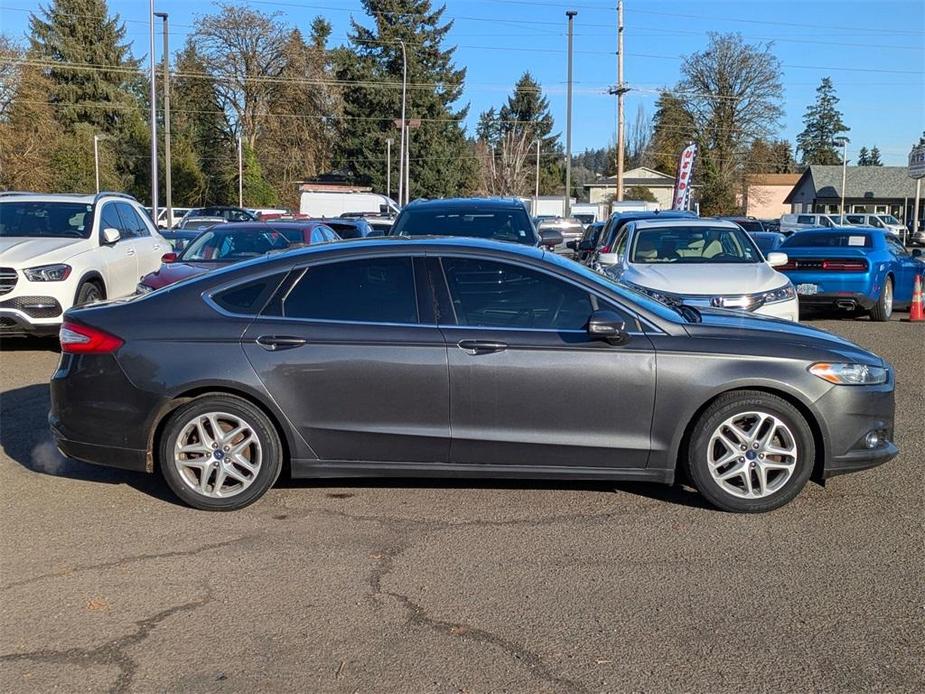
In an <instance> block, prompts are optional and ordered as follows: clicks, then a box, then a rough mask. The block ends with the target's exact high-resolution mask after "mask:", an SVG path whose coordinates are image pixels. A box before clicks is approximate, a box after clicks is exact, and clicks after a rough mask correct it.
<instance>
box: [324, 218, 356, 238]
mask: <svg viewBox="0 0 925 694" xmlns="http://www.w3.org/2000/svg"><path fill="white" fill-rule="evenodd" d="M331 228H332V229H334V231H336V232H337V233H338V234H339V235H340V237H341V238H342V239H358V238H360V237H362V234H361V233H360V229H359V227H357V226H355V225H353V224H337V223H334V222H332V223H331Z"/></svg>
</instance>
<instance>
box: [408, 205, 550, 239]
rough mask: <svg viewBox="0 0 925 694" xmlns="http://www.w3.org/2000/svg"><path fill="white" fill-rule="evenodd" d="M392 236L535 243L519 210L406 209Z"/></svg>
mask: <svg viewBox="0 0 925 694" xmlns="http://www.w3.org/2000/svg"><path fill="white" fill-rule="evenodd" d="M390 233H391V234H392V235H395V236H466V237H470V238H477V239H493V240H495V241H513V242H515V243H522V244H525V245H527V246H535V245H536V235H535V232H534V231H533V225H532V224H531V223H530V218H529V217H528V216H527V213H526V211H524V210H523V209H517V208H509V209H504V210H491V209H479V210H477V211H474V212H466V211H464V210H439V209H417V210H416V209H413V208H411V209H408V208H406V209H405V210H403V211H402V213H401V215H400V216H399V218H398V219H397V220H396V221H395V225H394V226H393V227H392V231H391V232H390Z"/></svg>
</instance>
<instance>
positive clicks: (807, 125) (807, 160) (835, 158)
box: [797, 77, 850, 166]
mask: <svg viewBox="0 0 925 694" xmlns="http://www.w3.org/2000/svg"><path fill="white" fill-rule="evenodd" d="M837 107H838V97H837V96H836V95H835V87H834V86H832V78H831V77H823V78H822V83H821V84H820V85H819V87H818V88H817V89H816V101H815V103H814V104H812V105H811V106H809V107H808V108H807V109H806V114H805V115H804V116H803V126H804V128H803V132H801V133H800V134H799V135H797V149H798V150H799V151H800V153H801V158H800V162H801V163H802V164H804V165H806V166H808V165H810V164H822V165H834V164H841V163H842V162H841V157H840V156H839V155H838V149H837V146H836V144H835V138H836V137H837V136H838V135H839V134H841V133H846V132H848V131H849V130H850V128H849V127H848V126H847V125H845V124H844V122H843V121H842V114H841V111H839V110H838V108H837Z"/></svg>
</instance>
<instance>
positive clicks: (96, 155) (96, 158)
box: [93, 135, 100, 193]
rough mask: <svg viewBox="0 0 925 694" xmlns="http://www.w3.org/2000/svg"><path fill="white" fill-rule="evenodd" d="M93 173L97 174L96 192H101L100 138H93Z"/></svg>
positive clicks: (97, 136) (95, 136)
mask: <svg viewBox="0 0 925 694" xmlns="http://www.w3.org/2000/svg"><path fill="white" fill-rule="evenodd" d="M93 171H94V173H95V174H96V192H97V193H99V192H100V136H99V135H94V136H93Z"/></svg>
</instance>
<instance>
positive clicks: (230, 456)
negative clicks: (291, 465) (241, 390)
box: [158, 394, 282, 511]
mask: <svg viewBox="0 0 925 694" xmlns="http://www.w3.org/2000/svg"><path fill="white" fill-rule="evenodd" d="M158 464H159V466H160V470H161V474H162V475H163V476H164V479H165V480H166V481H167V484H168V485H170V488H171V489H172V490H173V491H174V493H175V494H176V495H177V496H178V497H180V498H181V499H182V500H183V501H185V502H186V503H187V504H189V505H190V506H194V507H195V508H199V509H203V510H207V511H234V510H236V509H239V508H243V507H245V506H247V505H249V504H252V503H253V502H255V501H256V500H257V499H259V498H260V497H261V496H263V494H264V493H265V492H266V491H267V490H268V489H269V488H270V487H271V486H272V485H273V483H274V482H275V481H276V479H277V478H278V477H279V473H280V470H281V469H282V446H281V445H280V442H279V436H277V434H276V430H275V429H274V427H273V424H272V422H271V421H270V420H269V418H268V417H267V416H266V415H265V414H264V413H263V411H261V410H260V408H258V407H255V406H254V405H253V404H251V403H249V402H248V401H246V400H243V399H241V398H237V397H234V396H230V395H220V394H216V395H209V396H205V397H202V398H198V399H196V400H194V401H193V402H191V403H189V404H187V405H184V406H182V407H180V408H179V409H177V410H176V411H175V412H174V413H173V414H171V416H170V418H169V419H168V421H167V423H166V425H165V427H164V433H163V436H162V437H161V442H160V448H159V457H158Z"/></svg>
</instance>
